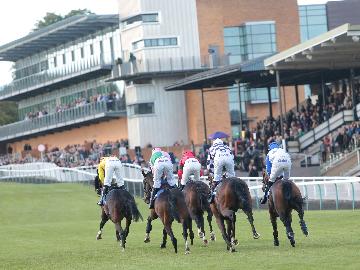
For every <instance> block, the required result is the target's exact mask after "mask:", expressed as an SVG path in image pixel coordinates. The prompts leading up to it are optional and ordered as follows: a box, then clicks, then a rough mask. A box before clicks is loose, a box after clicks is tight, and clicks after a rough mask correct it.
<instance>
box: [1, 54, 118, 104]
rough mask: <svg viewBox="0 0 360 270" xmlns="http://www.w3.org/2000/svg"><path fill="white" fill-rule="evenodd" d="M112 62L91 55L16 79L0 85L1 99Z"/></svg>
mask: <svg viewBox="0 0 360 270" xmlns="http://www.w3.org/2000/svg"><path fill="white" fill-rule="evenodd" d="M111 64H112V63H111V61H110V60H107V61H105V60H104V59H103V58H102V57H91V58H86V59H82V60H77V61H76V62H73V63H71V64H67V65H63V66H60V67H57V68H53V69H50V70H46V71H43V72H40V73H36V74H33V75H30V76H28V77H24V78H20V79H16V80H14V81H13V82H12V83H10V84H8V85H4V86H1V87H0V99H5V98H8V97H10V96H15V95H19V94H22V93H26V92H29V91H32V90H35V89H37V88H40V87H44V86H48V85H51V84H53V83H56V82H59V81H62V80H64V79H68V78H72V77H76V76H79V75H82V74H86V73H89V72H92V71H94V70H97V69H101V68H106V67H111Z"/></svg>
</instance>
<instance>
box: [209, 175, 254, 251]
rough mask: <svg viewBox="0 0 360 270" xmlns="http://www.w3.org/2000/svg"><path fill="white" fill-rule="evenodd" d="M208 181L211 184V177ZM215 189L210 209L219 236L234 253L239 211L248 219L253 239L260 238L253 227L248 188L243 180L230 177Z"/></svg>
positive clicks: (236, 242)
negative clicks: (237, 213) (217, 227)
mask: <svg viewBox="0 0 360 270" xmlns="http://www.w3.org/2000/svg"><path fill="white" fill-rule="evenodd" d="M209 180H210V183H211V184H212V179H211V177H209ZM216 189H217V192H216V196H215V200H214V203H212V204H211V205H210V207H211V210H212V212H213V214H214V216H215V218H216V222H217V224H218V226H219V229H220V231H221V235H222V237H223V239H224V240H225V242H226V245H227V249H228V250H230V251H231V252H234V251H235V246H237V245H238V240H237V239H236V237H235V223H236V212H237V211H238V210H239V209H242V210H243V211H244V213H245V214H246V216H247V218H248V221H249V223H250V225H251V229H252V234H253V238H254V239H258V238H259V237H260V235H259V234H258V233H257V232H256V229H255V226H254V217H253V213H252V201H251V196H250V191H249V187H248V185H247V184H246V183H245V182H244V181H243V180H241V179H239V178H236V177H230V178H223V180H222V182H221V183H220V184H219V185H218V186H217V188H216ZM225 221H226V223H227V231H226V229H225V223H224V222H225Z"/></svg>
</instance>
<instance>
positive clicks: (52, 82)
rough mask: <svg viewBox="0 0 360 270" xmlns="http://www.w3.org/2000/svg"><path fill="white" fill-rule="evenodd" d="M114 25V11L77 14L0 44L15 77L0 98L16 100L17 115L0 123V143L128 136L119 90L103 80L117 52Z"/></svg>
mask: <svg viewBox="0 0 360 270" xmlns="http://www.w3.org/2000/svg"><path fill="white" fill-rule="evenodd" d="M118 26H119V18H118V16H117V15H89V16H85V15H78V16H74V17H71V18H68V19H65V20H63V21H60V22H58V23H55V24H53V25H51V26H48V27H46V28H43V29H41V30H38V31H35V32H32V33H30V34H29V35H27V36H25V37H23V38H20V39H18V40H15V41H13V42H10V43H8V44H5V45H3V46H1V47H0V60H1V61H12V62H14V73H13V76H14V80H13V81H12V83H10V84H9V85H3V86H1V89H0V100H11V101H16V102H17V104H18V108H19V121H18V122H16V123H13V124H10V125H6V126H2V127H0V143H3V144H4V143H7V144H8V145H9V144H10V145H11V148H12V149H13V151H14V152H20V151H22V150H23V148H24V145H30V146H31V147H32V148H33V149H36V148H37V145H39V144H45V145H48V146H49V147H54V146H59V147H64V146H66V145H68V144H69V143H84V141H86V140H87V141H92V140H94V139H95V140H98V141H104V140H115V139H119V138H127V124H126V108H125V101H124V97H123V93H121V91H120V90H121V89H119V87H118V85H119V83H109V82H106V80H107V79H108V78H110V77H111V76H112V74H111V73H112V66H113V63H114V59H115V58H116V57H118V55H119V52H120V49H119V45H120V41H119V27H118ZM113 127H116V129H115V128H113Z"/></svg>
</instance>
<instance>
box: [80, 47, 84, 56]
mask: <svg viewBox="0 0 360 270" xmlns="http://www.w3.org/2000/svg"><path fill="white" fill-rule="evenodd" d="M80 55H81V58H84V48H83V47H81V48H80Z"/></svg>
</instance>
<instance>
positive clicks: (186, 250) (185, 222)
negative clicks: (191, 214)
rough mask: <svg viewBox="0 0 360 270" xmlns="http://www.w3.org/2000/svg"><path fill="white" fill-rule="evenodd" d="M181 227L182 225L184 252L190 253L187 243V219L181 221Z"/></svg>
mask: <svg viewBox="0 0 360 270" xmlns="http://www.w3.org/2000/svg"><path fill="white" fill-rule="evenodd" d="M182 227H183V233H182V234H183V237H184V241H185V254H190V247H189V243H188V239H187V238H188V232H187V229H188V226H187V220H184V221H183V222H182Z"/></svg>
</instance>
